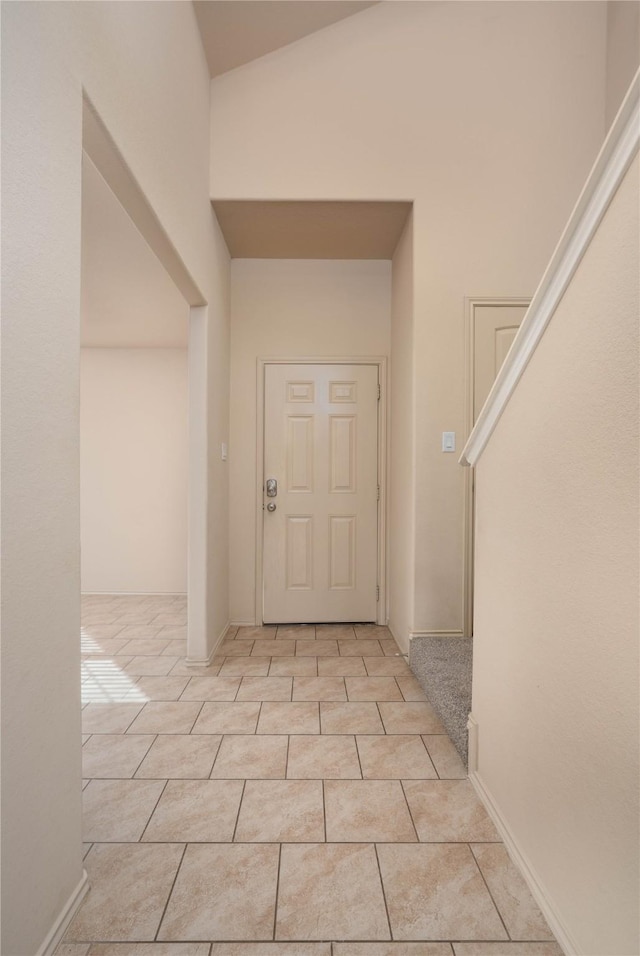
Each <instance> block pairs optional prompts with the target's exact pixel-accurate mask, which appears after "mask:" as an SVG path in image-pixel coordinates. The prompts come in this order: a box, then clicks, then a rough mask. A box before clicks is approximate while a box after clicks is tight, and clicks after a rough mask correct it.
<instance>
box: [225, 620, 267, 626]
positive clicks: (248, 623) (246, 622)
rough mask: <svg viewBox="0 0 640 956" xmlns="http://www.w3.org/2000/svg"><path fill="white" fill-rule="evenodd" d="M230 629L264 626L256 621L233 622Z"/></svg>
mask: <svg viewBox="0 0 640 956" xmlns="http://www.w3.org/2000/svg"><path fill="white" fill-rule="evenodd" d="M229 627H262V624H256V622H255V621H232V622H231V624H230V625H229Z"/></svg>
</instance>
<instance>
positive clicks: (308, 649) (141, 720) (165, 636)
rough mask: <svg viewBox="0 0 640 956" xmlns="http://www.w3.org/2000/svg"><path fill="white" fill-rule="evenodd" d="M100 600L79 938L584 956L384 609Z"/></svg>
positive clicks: (223, 953)
mask: <svg viewBox="0 0 640 956" xmlns="http://www.w3.org/2000/svg"><path fill="white" fill-rule="evenodd" d="M185 653H186V603H185V599H184V598H183V597H172V596H167V597H144V596H133V597H122V596H114V597H111V596H99V597H98V596H87V597H85V598H83V627H82V656H83V683H82V694H83V732H84V736H83V756H84V774H85V781H84V790H83V798H84V839H85V841H86V845H85V851H86V856H85V866H86V868H87V872H88V874H89V879H90V882H91V890H90V892H89V894H88V896H87V897H86V899H85V901H84V903H83V904H82V906H81V908H80V910H79V911H78V913H77V914H76V916H75V917H74V919H73V921H72V923H71V925H70V927H69V929H68V931H67V933H66V936H65V939H64V941H63V943H61V944H60V946H59V948H58V951H57V952H58V956H562V953H561V950H560V948H559V947H558V945H557V943H556V942H555V941H554V940H553V937H552V935H551V933H550V931H549V929H548V927H547V925H546V923H545V921H544V919H543V917H542V915H541V913H540V911H539V910H538V908H537V906H536V905H535V903H534V901H533V899H532V898H531V896H530V894H529V891H528V889H527V887H526V886H525V884H524V881H523V880H522V878H521V876H520V875H519V873H518V872H517V870H516V869H515V867H514V866H513V864H512V863H511V862H510V860H509V857H508V856H507V853H506V851H505V849H504V846H503V845H502V843H501V842H500V839H499V837H498V834H497V832H496V830H495V829H494V827H493V824H492V823H491V821H490V819H489V818H488V816H487V814H486V813H485V811H484V809H483V807H482V805H481V804H480V802H479V800H478V799H477V797H476V795H475V792H474V790H473V788H472V787H471V784H470V783H469V781H468V780H467V779H466V775H465V772H464V768H463V766H462V764H461V763H460V760H459V758H458V756H457V754H456V751H455V749H454V748H453V746H452V744H451V742H450V740H449V739H448V737H447V736H446V734H445V732H444V728H443V727H442V725H441V724H440V721H439V720H438V718H437V716H436V714H435V713H434V712H433V710H432V708H431V707H430V705H429V704H428V702H427V701H426V700H425V698H424V696H423V694H422V692H421V690H420V687H419V685H418V683H417V682H416V680H415V679H414V678H413V677H412V674H411V671H410V670H409V667H408V666H407V664H406V662H405V660H404V659H403V658H402V656H400V654H399V651H398V648H397V646H396V644H395V642H394V641H393V640H392V638H391V635H390V633H389V631H388V630H387V629H386V628H383V627H374V626H372V625H367V626H358V625H356V626H353V627H352V626H350V625H349V626H336V625H325V626H318V627H310V626H301V627H292V626H287V627H280V628H276V627H260V628H253V627H252V628H239V629H235V628H232V629H230V631H229V633H228V635H227V637H226V639H225V641H224V643H223V644H222V646H221V647H220V649H219V652H218V654H217V656H216V657H215V659H214V661H213V663H212V665H211V666H210V667H207V668H205V669H203V668H190V667H188V666H187V665H186V663H185V661H184V655H185Z"/></svg>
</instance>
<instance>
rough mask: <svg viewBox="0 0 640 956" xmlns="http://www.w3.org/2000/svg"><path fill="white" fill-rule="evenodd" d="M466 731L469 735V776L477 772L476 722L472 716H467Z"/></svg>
mask: <svg viewBox="0 0 640 956" xmlns="http://www.w3.org/2000/svg"><path fill="white" fill-rule="evenodd" d="M467 731H468V734H469V738H468V739H469V751H468V758H467V771H468V773H469V774H470V775H471V774H472V773H476V772H477V770H478V722H477V720H476V719H475V717H474V716H473V714H469V719H468V721H467Z"/></svg>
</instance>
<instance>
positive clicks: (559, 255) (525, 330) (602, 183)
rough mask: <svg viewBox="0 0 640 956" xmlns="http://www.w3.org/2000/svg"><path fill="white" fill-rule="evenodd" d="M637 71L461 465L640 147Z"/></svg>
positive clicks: (485, 433)
mask: <svg viewBox="0 0 640 956" xmlns="http://www.w3.org/2000/svg"><path fill="white" fill-rule="evenodd" d="M639 104H640V70H639V71H638V72H637V73H636V75H635V78H634V80H633V82H632V84H631V86H630V87H629V91H628V93H627V95H626V97H625V99H624V102H623V104H622V106H621V107H620V110H619V112H618V115H617V116H616V118H615V120H614V121H613V124H612V126H611V129H610V131H609V134H608V136H607V138H606V139H605V141H604V145H603V146H602V149H601V150H600V153H599V155H598V158H597V159H596V161H595V163H594V165H593V168H592V170H591V173H590V174H589V178H588V179H587V182H586V185H585V187H584V189H583V190H582V193H581V194H580V198H579V199H578V201H577V203H576V205H575V207H574V210H573V212H572V214H571V217H570V219H569V222H568V225H567V227H566V229H565V231H564V232H563V234H562V237H561V239H560V241H559V243H558V245H557V246H556V249H555V252H554V253H553V256H552V257H551V262H550V263H549V266H548V267H547V270H546V272H545V273H544V275H543V277H542V279H541V281H540V284H539V285H538V288H537V289H536V292H535V294H534V296H533V299H532V300H531V305H530V306H529V310H528V312H527V314H526V316H525V317H524V320H523V322H522V325H521V326H520V331H519V332H518V334H517V335H516V337H515V339H514V342H513V345H512V346H511V349H510V351H509V354H508V355H507V358H506V359H505V362H504V365H503V366H502V368H501V369H500V372H499V373H498V376H497V378H496V380H495V383H494V385H493V388H492V389H491V391H490V392H489V396H488V398H487V401H486V402H485V404H484V406H483V408H482V411H481V412H480V414H479V415H478V419H477V421H476V424H475V427H474V428H473V430H472V432H471V434H470V435H469V439H468V441H467V443H466V445H465V446H464V449H463V451H462V456H461V457H460V464H462V465H475V464H476V463H477V461H478V459H479V458H480V455H481V454H482V452H483V450H484V449H485V447H486V445H487V442H488V441H489V438H490V437H491V435H492V433H493V430H494V429H495V427H496V425H497V423H498V421H499V419H500V417H501V415H502V413H503V412H504V409H505V407H506V405H507V403H508V402H509V399H510V398H511V395H512V394H513V392H514V389H515V388H516V385H517V384H518V382H519V380H520V378H521V376H522V374H523V372H524V370H525V368H526V367H527V365H528V364H529V362H530V361H531V358H532V356H533V354H534V352H535V350H536V348H537V346H538V343H539V341H540V339H541V338H542V336H543V334H544V331H545V329H546V327H547V325H548V324H549V322H550V320H551V318H552V316H553V314H554V312H555V310H556V308H557V306H558V303H559V302H560V299H561V298H562V296H563V295H564V292H565V290H566V289H567V286H568V285H569V283H570V281H571V278H572V277H573V275H574V273H575V271H576V269H577V268H578V265H579V264H580V261H581V259H582V257H583V255H584V254H585V252H586V250H587V248H588V246H589V243H590V242H591V239H592V237H593V235H594V233H595V231H596V229H597V228H598V224H599V223H600V220H601V219H602V217H603V215H604V214H605V212H606V210H607V208H608V206H609V203H610V202H611V200H612V199H613V196H614V194H615V192H616V190H617V188H618V186H619V185H620V183H621V181H622V179H623V177H624V175H625V173H626V171H627V169H628V168H629V165H630V163H631V161H632V160H633V157H634V155H635V154H636V153H637V151H638V147H639V146H640V114H639V109H638V108H639Z"/></svg>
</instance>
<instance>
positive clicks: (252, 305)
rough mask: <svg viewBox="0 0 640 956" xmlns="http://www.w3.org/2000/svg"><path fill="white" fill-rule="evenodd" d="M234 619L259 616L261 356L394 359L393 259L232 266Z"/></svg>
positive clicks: (272, 261)
mask: <svg viewBox="0 0 640 956" xmlns="http://www.w3.org/2000/svg"><path fill="white" fill-rule="evenodd" d="M231 289H232V293H231V432H230V443H229V469H230V496H229V510H230V520H231V529H232V530H231V540H230V567H231V574H230V580H231V587H230V607H231V620H232V621H235V622H238V623H252V622H253V621H254V620H255V607H256V601H255V574H256V563H255V544H256V486H257V480H258V478H257V467H258V463H257V461H256V398H257V396H256V382H257V373H256V368H257V359H258V358H268V357H273V358H276V357H277V358H288V357H292V358H295V357H306V358H308V357H314V356H317V357H319V358H326V357H328V356H336V357H343V356H363V355H364V356H366V355H377V356H386V355H388V354H389V347H390V332H391V262H389V261H381V260H355V259H354V260H332V259H322V260H315V259H313V260H312V259H234V260H233V261H232V263H231Z"/></svg>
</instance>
